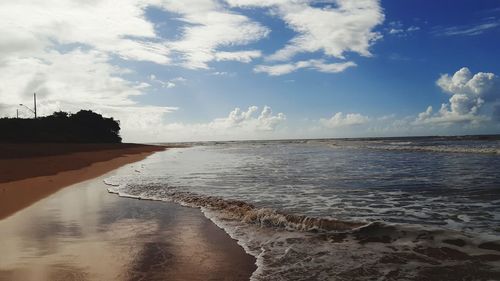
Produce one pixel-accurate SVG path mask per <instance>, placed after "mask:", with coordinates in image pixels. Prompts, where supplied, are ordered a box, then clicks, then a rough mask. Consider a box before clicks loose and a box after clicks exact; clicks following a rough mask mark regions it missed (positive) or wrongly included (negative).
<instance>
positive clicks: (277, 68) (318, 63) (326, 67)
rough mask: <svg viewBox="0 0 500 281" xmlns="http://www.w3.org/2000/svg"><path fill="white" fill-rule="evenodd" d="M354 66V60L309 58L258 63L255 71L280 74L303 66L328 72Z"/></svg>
mask: <svg viewBox="0 0 500 281" xmlns="http://www.w3.org/2000/svg"><path fill="white" fill-rule="evenodd" d="M354 66H356V64H355V63H354V62H352V61H348V62H342V63H326V62H325V61H324V60H307V61H298V62H295V63H285V64H276V65H257V66H256V67H255V68H254V72H258V73H259V72H263V73H267V74H269V75H271V76H279V75H284V74H288V73H291V72H294V71H296V70H298V69H301V68H307V69H314V70H317V71H320V72H326V73H338V72H342V71H344V70H345V69H347V68H349V67H354Z"/></svg>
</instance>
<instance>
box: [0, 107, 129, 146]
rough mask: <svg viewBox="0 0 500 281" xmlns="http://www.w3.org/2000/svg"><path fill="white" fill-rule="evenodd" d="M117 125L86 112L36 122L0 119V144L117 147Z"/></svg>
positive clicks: (50, 117)
mask: <svg viewBox="0 0 500 281" xmlns="http://www.w3.org/2000/svg"><path fill="white" fill-rule="evenodd" d="M119 132H120V123H119V122H118V121H116V120H114V119H113V118H105V117H102V115H100V114H97V113H95V112H92V111H90V110H80V111H78V112H77V113H75V114H68V113H66V112H63V111H59V112H54V113H53V114H52V115H50V116H45V117H40V118H37V119H18V118H1V119H0V142H80V143H120V142H121V137H120V134H119Z"/></svg>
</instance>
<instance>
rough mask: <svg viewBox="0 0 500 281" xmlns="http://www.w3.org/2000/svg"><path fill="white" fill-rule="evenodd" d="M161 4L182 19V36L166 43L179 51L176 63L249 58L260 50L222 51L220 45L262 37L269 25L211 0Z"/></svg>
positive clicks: (189, 64) (198, 65)
mask: <svg viewBox="0 0 500 281" xmlns="http://www.w3.org/2000/svg"><path fill="white" fill-rule="evenodd" d="M161 7H162V8H163V9H165V10H168V11H170V12H173V13H177V14H179V15H180V18H179V20H180V21H182V22H184V23H186V25H184V27H183V32H182V37H181V39H180V40H178V41H173V42H169V43H168V47H169V49H170V50H172V51H173V52H176V53H179V54H180V61H181V62H180V63H181V64H182V65H183V66H185V67H187V68H191V69H200V68H201V69H206V68H208V65H207V63H208V62H211V61H214V60H236V61H241V62H250V61H251V60H252V59H254V58H256V57H259V56H260V52H259V51H255V50H251V51H233V52H228V51H222V50H220V48H224V47H230V46H238V45H246V44H248V43H251V42H255V41H257V40H259V39H262V38H264V37H266V36H267V35H268V33H269V29H268V28H266V27H264V26H262V25H261V24H259V23H257V22H255V21H252V20H250V19H249V18H248V17H246V16H244V15H241V14H237V13H235V12H233V11H229V10H227V9H226V8H224V5H222V4H221V3H219V2H218V1H213V0H191V1H177V0H164V1H162V2H161Z"/></svg>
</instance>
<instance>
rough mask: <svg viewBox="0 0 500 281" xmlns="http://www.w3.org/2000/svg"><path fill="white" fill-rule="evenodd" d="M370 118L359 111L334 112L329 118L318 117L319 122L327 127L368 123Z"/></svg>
mask: <svg viewBox="0 0 500 281" xmlns="http://www.w3.org/2000/svg"><path fill="white" fill-rule="evenodd" d="M369 121H370V118H369V117H367V116H364V115H361V114H359V113H347V114H343V113H342V112H337V113H335V114H334V115H333V116H332V117H331V118H329V119H320V123H321V124H322V125H323V126H325V127H327V128H338V127H349V126H356V125H362V124H365V123H368V122H369Z"/></svg>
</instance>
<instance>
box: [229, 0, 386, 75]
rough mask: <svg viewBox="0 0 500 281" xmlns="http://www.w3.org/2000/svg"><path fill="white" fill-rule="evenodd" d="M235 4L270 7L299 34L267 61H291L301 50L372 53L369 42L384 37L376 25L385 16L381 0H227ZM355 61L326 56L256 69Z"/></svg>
mask: <svg viewBox="0 0 500 281" xmlns="http://www.w3.org/2000/svg"><path fill="white" fill-rule="evenodd" d="M227 2H228V3H229V4H230V5H231V6H232V7H241V8H249V7H260V8H266V9H270V11H271V13H270V14H271V15H275V16H278V17H280V18H281V19H282V20H283V21H284V22H285V23H286V25H287V27H289V28H290V29H292V30H293V31H295V32H296V35H295V36H294V37H293V38H292V39H291V40H290V41H289V42H288V43H287V44H286V45H285V46H284V47H283V48H281V49H279V50H277V51H276V52H275V53H273V54H271V55H269V56H267V57H266V60H268V61H289V60H292V59H293V57H294V56H296V55H298V54H301V53H315V52H322V53H323V54H325V55H326V56H327V57H333V58H337V59H345V54H346V53H347V52H354V53H357V54H359V55H362V56H371V53H370V50H369V48H370V46H371V45H372V44H373V43H374V42H375V41H377V40H378V39H379V38H381V35H380V34H379V33H378V32H375V31H373V29H374V28H375V27H376V26H377V25H379V24H381V23H382V22H383V20H384V14H383V12H382V8H381V7H380V3H379V1H378V0H361V1H360V0H355V1H354V0H337V1H335V2H334V3H335V4H336V5H335V6H330V5H327V6H324V7H318V6H315V5H312V4H314V1H310V0H298V1H286V0H272V1H263V0H227ZM354 65H355V64H354V63H353V62H340V63H326V62H324V60H309V61H298V62H288V63H283V64H276V65H258V66H256V67H255V68H254V70H255V71H256V72H265V73H268V74H269V75H283V74H286V73H290V72H293V71H296V70H298V69H301V68H309V69H315V70H318V71H321V72H329V73H337V72H341V71H343V70H345V69H346V68H347V67H349V66H354Z"/></svg>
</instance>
